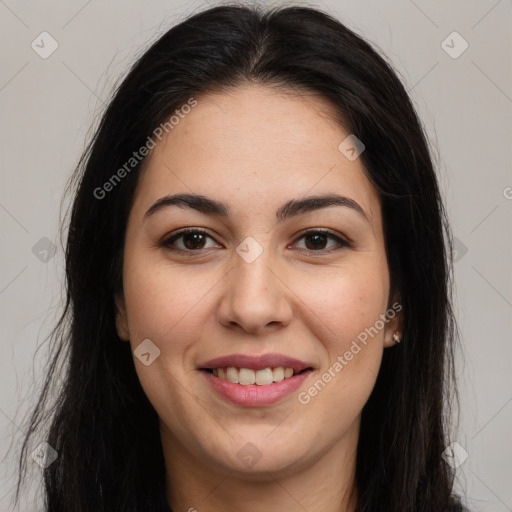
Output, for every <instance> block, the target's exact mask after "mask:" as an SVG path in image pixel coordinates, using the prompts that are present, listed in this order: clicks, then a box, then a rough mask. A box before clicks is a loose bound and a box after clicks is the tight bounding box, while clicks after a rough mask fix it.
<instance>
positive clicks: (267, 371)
mask: <svg viewBox="0 0 512 512" xmlns="http://www.w3.org/2000/svg"><path fill="white" fill-rule="evenodd" d="M240 373H242V370H240ZM272 382H274V374H273V373H272V368H263V370H258V371H257V372H256V384H258V386H267V385H268V384H272Z"/></svg>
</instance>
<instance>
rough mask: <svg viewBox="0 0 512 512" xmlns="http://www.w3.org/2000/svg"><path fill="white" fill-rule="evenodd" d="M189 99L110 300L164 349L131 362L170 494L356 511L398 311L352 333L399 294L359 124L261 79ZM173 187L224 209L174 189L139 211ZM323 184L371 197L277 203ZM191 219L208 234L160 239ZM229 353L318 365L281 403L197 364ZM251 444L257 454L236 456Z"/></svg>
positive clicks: (121, 329)
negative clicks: (260, 398)
mask: <svg viewBox="0 0 512 512" xmlns="http://www.w3.org/2000/svg"><path fill="white" fill-rule="evenodd" d="M197 101H198V104H197V106H196V107H195V108H194V109H193V110H192V111H191V112H190V113H189V114H187V115H186V116H185V117H184V119H181V120H180V122H179V124H178V125H176V126H175V127H174V129H173V130H172V131H171V132H170V133H169V135H168V136H167V137H166V138H165V139H164V140H163V141H161V142H158V143H157V145H156V147H155V148H154V149H153V150H152V152H151V154H150V156H149V157H148V160H147V168H146V169H145V171H144V172H143V174H142V175H141V178H140V181H139V183H138V186H137V190H136V195H135V201H134V204H133V207H132V210H131V212H130V216H129V220H128V227H127V233H126V244H125V251H124V267H123V296H119V297H117V298H116V299H117V305H118V314H117V318H116V320H117V330H118V333H119V336H120V337H121V338H122V339H124V340H127V341H128V340H129V341H130V343H131V346H132V349H133V350H135V349H136V348H137V347H138V346H139V344H141V342H142V341H143V340H146V339H149V340H151V342H152V343H153V344H154V345H155V346H156V347H158V349H159V350H160V354H159V356H158V357H157V358H156V359H155V360H154V361H153V362H152V363H151V364H150V365H148V366H146V365H144V364H143V363H142V362H141V360H139V358H138V357H134V362H135V366H136V370H137V373H138V376H139V379H140V382H141V384H142V386H143V388H144V391H145V393H146V394H147V396H148V398H149V400H150V401H151V403H152V405H153V406H154V408H155V410H156V411H157V413H158V415H159V418H160V425H161V429H160V430H161V437H162V446H163V453H164V458H165V464H166V482H167V499H168V502H169V504H170V505H171V507H172V509H173V510H175V511H190V512H193V511H194V510H197V511H198V512H219V511H222V512H235V511H240V510H243V511H244V512H268V511H271V510H286V511H287V512H294V511H297V512H299V511H301V512H303V511H304V510H307V511H308V512H319V511H322V512H353V511H354V510H355V504H356V500H357V491H356V489H355V488H354V474H355V462H356V449H357V442H358V437H359V426H360V415H361V410H362V408H363V406H364V404H365V403H366V401H367V400H368V397H369V396H370V393H371V391H372V389H373V387H374V385H375V380H376V377H377V374H378V371H379V367H380V364H381V359H382V354H383V350H384V349H385V348H388V347H391V346H392V345H394V342H393V340H392V335H393V333H394V332H396V331H398V332H399V333H400V332H401V331H400V328H401V323H402V318H401V315H400V314H398V313H397V314H396V315H393V317H392V318H389V317H386V319H387V320H386V322H381V324H382V323H383V324H384V326H383V327H382V328H380V329H378V332H377V334H375V335H373V336H369V337H368V342H367V343H366V344H362V343H359V345H360V350H359V351H358V352H357V353H356V351H355V349H351V347H353V346H354V345H353V342H354V340H357V339H358V338H357V337H358V335H360V334H361V333H362V332H364V331H365V329H368V328H369V327H371V326H375V325H379V324H378V323H377V324H376V322H377V321H378V320H379V318H383V316H382V315H385V314H386V312H387V311H389V310H390V308H391V307H392V304H393V303H395V304H396V301H397V297H391V296H390V279H389V270H388V264H387V260H386V253H385V246H384V236H383V226H382V218H381V207H380V201H379V196H378V194H377V191H376V190H375V188H374V187H373V185H372V184H371V183H370V182H369V180H368V179H367V178H366V176H365V174H364V170H363V165H362V162H361V159H360V158H357V159H355V160H353V161H351V160H349V159H348V158H346V156H345V155H344V154H342V152H340V150H339V149H338V146H339V144H340V142H341V141H343V140H344V139H345V138H346V137H347V136H348V135H349V132H347V131H346V130H344V129H343V127H342V126H340V125H339V123H337V122H335V121H334V119H333V115H332V111H331V110H330V109H331V107H330V105H329V104H328V103H326V102H325V101H324V100H322V99H320V98H318V97H314V96H311V95H307V96H306V95H301V96H299V95H298V94H285V93H283V92H282V91H278V90H276V89H275V88H270V87H268V86H261V85H256V84H251V85H244V86H240V87H239V88H237V89H234V90H232V91H230V92H229V93H228V92H223V93H218V94H209V95H204V96H199V97H197ZM177 193H193V194H199V195H202V196H206V197H208V198H211V199H214V200H216V201H222V202H223V203H225V205H226V207H227V208H228V209H229V215H227V216H221V215H217V216H216V215H211V214H206V213H202V212H199V211H197V210H195V209H192V208H190V207H186V206H178V205H171V206H166V207H163V208H160V209H157V210H155V211H154V212H153V213H152V214H150V215H145V214H146V212H147V211H148V209H149V208H150V207H151V206H152V205H153V204H154V203H155V202H156V201H157V200H159V199H160V198H162V197H163V196H166V195H168V194H177ZM327 194H337V195H340V196H345V197H348V198H350V199H351V200H353V201H355V202H356V203H357V204H358V205H359V206H360V207H361V209H362V210H363V213H361V212H358V211H356V209H354V208H350V207H347V206H340V205H331V206H328V207H323V208H317V209H314V210H311V211H305V212H302V213H300V214H297V215H294V216H290V217H288V218H286V219H284V220H278V219H276V211H277V210H278V209H279V208H280V207H281V206H282V205H284V204H285V203H286V202H288V201H290V200H293V199H295V200H300V199H304V198H308V197H312V196H322V195H327ZM183 228H195V229H197V230H199V231H206V233H207V234H206V235H205V236H202V237H201V235H200V234H199V238H198V236H197V234H196V235H195V236H194V235H192V236H191V235H186V236H184V237H180V238H177V239H175V240H174V241H173V242H172V244H169V245H167V246H164V245H163V244H162V241H165V240H169V239H170V237H171V235H173V234H175V233H177V232H178V231H179V230H180V229H183ZM315 229H318V230H325V229H327V230H329V231H330V232H331V234H332V235H333V236H334V237H338V238H339V239H341V240H345V241H348V242H349V243H350V245H346V244H342V243H340V242H339V241H338V240H337V239H336V238H332V236H331V234H329V235H327V236H326V235H322V233H320V234H318V231H315ZM304 230H310V231H311V232H310V233H309V234H307V235H304ZM246 237H252V238H253V239H254V240H256V241H257V242H258V244H259V246H260V247H261V249H262V252H261V254H260V255H259V256H258V257H257V258H256V259H255V260H254V261H252V262H251V263H248V262H247V261H246V260H245V259H244V258H242V257H241V256H240V255H239V254H238V253H237V251H236V249H237V247H239V245H240V244H241V242H242V241H243V240H244V239H246ZM351 350H352V354H353V356H352V357H350V356H349V355H347V357H345V354H347V351H351ZM235 353H236V354H251V355H260V354H267V353H280V354H284V355H286V356H290V357H294V358H296V359H299V360H302V361H306V362H309V363H311V364H312V366H313V368H314V371H313V372H312V373H310V374H309V376H308V377H307V379H306V380H305V381H304V382H303V383H302V384H301V386H300V388H299V389H298V390H296V391H294V392H292V393H291V394H290V395H288V396H286V397H284V399H282V400H281V401H279V402H278V403H275V404H273V405H268V406H264V407H260V406H258V407H246V406H240V405H235V404H233V403H232V402H229V401H227V400H226V399H225V398H223V397H221V396H220V395H218V394H217V393H216V392H215V390H214V389H213V388H212V387H211V386H210V385H209V384H208V382H207V378H206V377H205V373H204V372H203V371H202V370H200V369H199V368H200V365H201V363H204V362H205V361H207V360H209V359H212V358H215V357H219V356H224V355H228V354H235ZM339 357H342V358H343V361H344V364H343V366H342V370H339V366H338V369H337V370H336V369H333V368H334V367H333V365H334V364H335V362H336V361H339ZM345 363H346V364H345ZM329 369H330V375H331V379H330V380H329V382H328V383H326V385H325V386H324V387H322V388H321V390H320V391H318V390H317V393H316V394H315V393H314V391H313V392H311V393H309V391H308V390H310V388H312V386H313V385H314V383H315V382H316V381H318V379H320V378H322V376H323V375H325V374H326V373H329ZM325 380H327V379H325ZM324 382H325V381H324ZM301 393H302V394H301ZM300 397H302V400H300V399H299V398H300ZM308 397H309V400H308ZM248 443H250V445H248ZM247 446H251V447H252V446H254V447H255V449H256V451H254V453H253V452H251V454H252V455H254V458H257V457H259V459H258V460H257V461H256V462H255V463H251V464H248V463H247V460H246V459H244V458H243V457H242V456H240V453H242V454H244V453H246V452H244V451H243V450H244V449H245V450H247V449H248V448H247ZM244 447H245V448H244ZM250 449H251V450H254V448H250ZM240 450H242V452H240ZM251 460H252V459H251Z"/></svg>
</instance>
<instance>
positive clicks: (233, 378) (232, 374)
mask: <svg viewBox="0 0 512 512" xmlns="http://www.w3.org/2000/svg"><path fill="white" fill-rule="evenodd" d="M226 380H229V382H232V383H233V384H238V370H237V369H236V368H233V367H232V366H230V367H229V368H226Z"/></svg>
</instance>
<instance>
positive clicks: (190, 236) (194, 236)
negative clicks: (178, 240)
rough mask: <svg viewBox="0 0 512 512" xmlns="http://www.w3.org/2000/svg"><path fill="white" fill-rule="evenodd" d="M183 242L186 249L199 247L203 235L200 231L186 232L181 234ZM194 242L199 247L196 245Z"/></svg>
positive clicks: (201, 243)
mask: <svg viewBox="0 0 512 512" xmlns="http://www.w3.org/2000/svg"><path fill="white" fill-rule="evenodd" d="M189 242H190V243H189ZM183 243H184V245H185V247H187V249H201V248H202V246H203V245H204V236H203V235H202V233H187V234H185V235H184V236H183ZM196 244H199V245H201V247H196Z"/></svg>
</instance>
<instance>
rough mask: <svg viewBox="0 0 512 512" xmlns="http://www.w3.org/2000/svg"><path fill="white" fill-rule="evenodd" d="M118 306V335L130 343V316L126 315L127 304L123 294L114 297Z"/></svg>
mask: <svg viewBox="0 0 512 512" xmlns="http://www.w3.org/2000/svg"><path fill="white" fill-rule="evenodd" d="M114 302H115V305H116V330H117V335H118V336H119V337H120V338H121V339H122V340H123V341H130V331H129V329H128V316H127V314H126V304H125V302H124V296H123V294H122V293H121V294H119V295H116V296H115V297H114Z"/></svg>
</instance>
